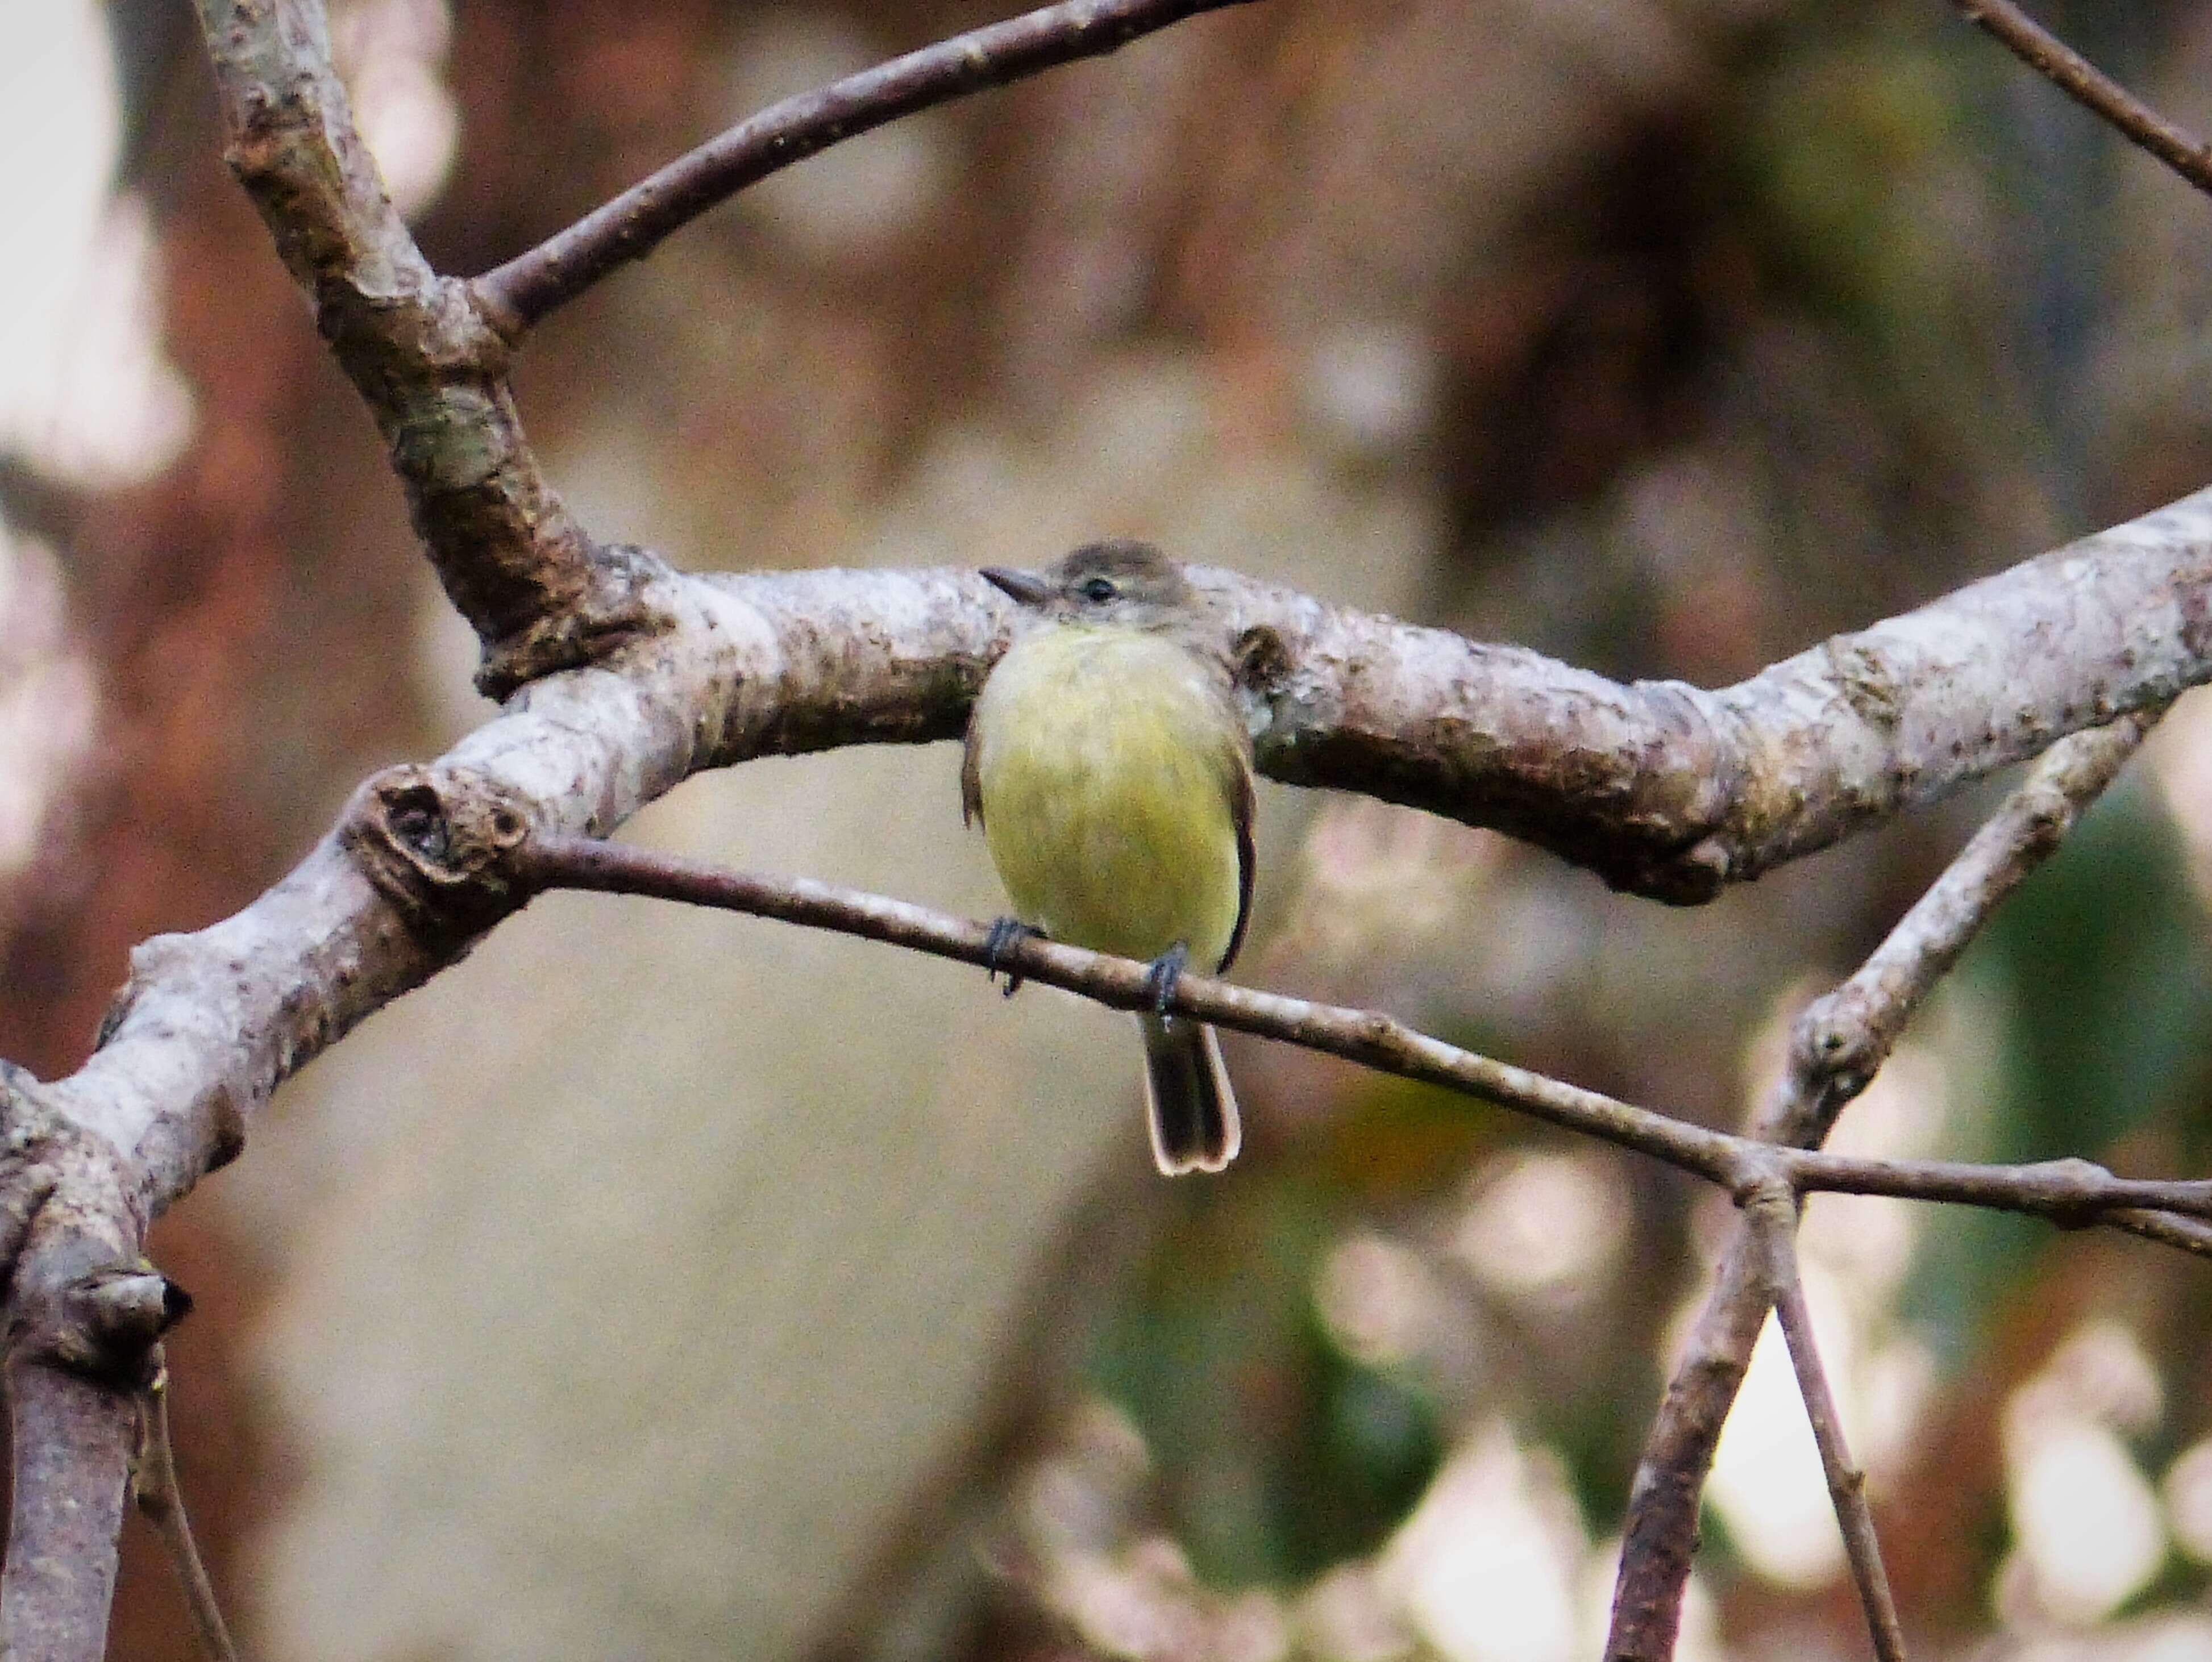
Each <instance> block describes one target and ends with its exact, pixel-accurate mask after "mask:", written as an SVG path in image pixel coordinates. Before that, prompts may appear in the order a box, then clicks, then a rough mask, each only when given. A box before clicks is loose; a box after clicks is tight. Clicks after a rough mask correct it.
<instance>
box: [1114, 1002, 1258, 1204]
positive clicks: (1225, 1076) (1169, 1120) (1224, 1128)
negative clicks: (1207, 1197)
mask: <svg viewBox="0 0 2212 1662" xmlns="http://www.w3.org/2000/svg"><path fill="white" fill-rule="evenodd" d="M1137 1025H1138V1026H1139V1028H1142V1029H1143V1031H1144V1035H1145V1108H1146V1115H1147V1117H1148V1118H1149V1119H1150V1120H1151V1122H1152V1158H1153V1160H1154V1161H1155V1162H1158V1166H1159V1168H1160V1170H1161V1171H1163V1172H1164V1173H1165V1174H1167V1175H1168V1176H1170V1177H1175V1176H1177V1175H1179V1174H1182V1173H1184V1172H1218V1171H1219V1170H1220V1169H1221V1168H1223V1167H1225V1166H1226V1165H1227V1164H1228V1163H1229V1162H1231V1161H1232V1160H1234V1159H1235V1158H1236V1157H1237V1146H1238V1144H1239V1143H1242V1142H1243V1128H1242V1127H1241V1126H1239V1125H1238V1124H1237V1095H1236V1093H1235V1092H1234V1091H1232V1090H1231V1089H1230V1088H1229V1073H1228V1070H1226V1069H1225V1068H1224V1067H1223V1066H1222V1065H1221V1046H1220V1045H1219V1044H1218V1042H1217V1041H1216V1040H1215V1039H1214V1036H1213V1029H1212V1028H1210V1027H1206V1026H1205V1025H1204V1024H1202V1023H1200V1022H1194V1021H1192V1020H1190V1019H1189V1018H1188V1016H1139V1017H1138V1018H1137Z"/></svg>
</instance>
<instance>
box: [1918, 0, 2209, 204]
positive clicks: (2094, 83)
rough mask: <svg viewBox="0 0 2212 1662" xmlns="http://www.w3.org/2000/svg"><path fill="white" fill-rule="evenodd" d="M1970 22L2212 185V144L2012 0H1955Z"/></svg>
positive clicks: (2181, 169) (2198, 182) (2127, 133)
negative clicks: (2168, 116) (2146, 100)
mask: <svg viewBox="0 0 2212 1662" xmlns="http://www.w3.org/2000/svg"><path fill="white" fill-rule="evenodd" d="M1952 3H1953V4H1954V5H1956V6H1957V7H1958V9H1960V12H1961V13H1962V14H1964V15H1965V16H1966V21H1968V22H1970V23H1972V25H1973V26H1974V27H1976V28H1978V29H1980V30H1982V31H1984V33H1988V34H1990V35H1992V36H1994V37H1995V38H1996V39H1997V40H1999V41H2000V42H2002V44H2003V45H2004V47H2005V49H2006V50H2007V51H2008V52H2011V53H2012V54H2013V56H2014V57H2015V58H2019V59H2020V61H2021V63H2023V64H2027V66H2028V67H2029V68H2030V69H2032V70H2034V71H2035V72H2036V73H2037V74H2038V75H2039V76H2043V77H2044V78H2045V80H2047V81H2048V82H2051V85H2053V86H2054V87H2057V88H2058V89H2059V90H2060V91H2061V92H2063V93H2064V94H2066V95H2067V96H2068V97H2069V98H2070V99H2072V100H2074V101H2075V102H2076V103H2077V104H2080V105H2081V106H2083V107H2084V108H2086V109H2087V110H2089V111H2091V112H2093V113H2095V114H2096V115H2099V116H2100V117H2102V118H2104V119H2105V120H2106V121H2107V122H2109V123H2110V124H2112V126H2113V127H2114V128H2116V129H2117V130H2118V131H2119V132H2120V133H2121V134H2122V136H2124V137H2126V138H2127V139H2128V140H2129V141H2130V143H2135V144H2136V145H2139V146H2140V147H2142V149H2146V150H2148V151H2149V152H2150V154H2151V155H2154V156H2156V157H2157V158H2158V159H2159V160H2160V161H2163V162H2164V163H2165V164H2166V166H2167V167H2171V168H2172V169H2173V171H2174V172H2175V173H2179V174H2180V175H2181V176H2182V178H2184V179H2187V180H2188V181H2189V182H2190V183H2191V185H2195V186H2196V187H2197V189H2198V190H2200V191H2212V146H2207V145H2206V143H2204V141H2203V139H2201V138H2199V137H2197V135H2196V134H2194V133H2192V132H2191V131H2189V130H2187V129H2186V128H2185V127H2178V126H2176V125H2175V124H2173V123H2172V122H2171V121H2168V120H2167V119H2166V118H2165V117H2164V116H2162V115H2160V113H2159V112H2157V111H2155V110H2154V109H2152V108H2151V107H2150V106H2148V104H2145V103H2144V102H2143V101H2142V100H2141V99H2139V98H2137V97H2136V95H2135V94H2133V93H2130V91H2129V90H2128V89H2127V88H2125V87H2123V86H2122V85H2120V83H2119V82H2117V81H2115V80H2113V79H2112V77H2111V76H2108V75H2106V73H2105V72H2104V71H2103V70H2100V69H2099V68H2098V67H2097V66H2096V65H2095V64H2092V63H2091V62H2090V61H2089V60H2088V59H2087V58H2084V57H2082V56H2081V53H2079V52H2075V50H2074V48H2073V47H2071V46H2069V45H2067V44H2066V43H2065V42H2064V41H2063V40H2061V39H2059V38H2058V37H2057V35H2055V34H2053V33H2051V31H2050V30H2048V29H2046V28H2045V27H2043V26H2042V25H2041V24H2039V23H2038V22H2037V21H2035V20H2034V19H2033V18H2032V17H2030V16H2028V15H2027V14H2026V13H2025V12H2023V11H2021V9H2020V8H2019V7H2018V6H2015V5H2014V4H2013V3H2012V0H1952Z"/></svg>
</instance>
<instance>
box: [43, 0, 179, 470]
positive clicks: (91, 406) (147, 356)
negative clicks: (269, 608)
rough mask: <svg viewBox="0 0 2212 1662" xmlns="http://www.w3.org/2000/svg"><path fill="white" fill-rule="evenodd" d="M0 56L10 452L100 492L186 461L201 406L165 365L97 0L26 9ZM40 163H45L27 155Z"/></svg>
mask: <svg viewBox="0 0 2212 1662" xmlns="http://www.w3.org/2000/svg"><path fill="white" fill-rule="evenodd" d="M19 13H20V15H10V16H9V20H8V46H7V50H6V52H0V155H8V156H10V157H15V158H19V159H23V165H20V166H15V167H7V168H0V224H5V225H6V226H7V227H8V236H9V246H10V247H14V248H21V249H36V250H38V251H39V258H36V259H13V260H8V261H4V262H0V450H11V451H15V452H18V453H20V454H21V455H22V456H23V457H24V458H27V460H28V461H30V462H31V464H33V466H35V467H38V468H39V469H40V470H43V471H46V472H48V473H51V474H52V475H54V476H57V477H58V478H62V479H66V480H70V481H72V482H76V483H81V484H85V485H88V486H92V487H94V488H106V487H111V486H114V485H119V484H127V483H130V482H133V481H136V480H139V479H144V478H150V477H151V476H154V475H155V474H156V473H159V472H160V471H161V470H162V469H163V468H165V467H167V465H168V464H170V462H172V461H173V460H174V459H175V458H176V456H177V453H178V452H179V450H180V449H182V447H183V446H184V443H185V439H186V438H187V437H188V436H189V434H190V433H191V397H190V395H189V394H188V392H187V391H185V386H184V385H183V383H182V381H181V380H180V379H179V378H178V376H177V375H176V373H175V372H174V371H173V369H171V368H170V367H169V366H168V365H167V363H166V362H165V361H163V359H162V357H161V347H160V337H159V332H158V330H157V327H156V320H155V300H154V288H153V282H152V275H153V270H154V253H155V249H154V240H153V237H152V234H151V232H150V230H149V223H148V219H147V215H146V211H145V208H144V206H143V203H138V202H137V201H136V200H135V199H128V198H126V199H124V200H121V201H118V202H114V203H111V202H110V201H109V197H108V191H109V185H110V181H111V178H112V173H113V172H114V168H115V162H116V148H117V144H118V119H119V116H118V109H117V105H116V90H115V74H114V66H113V64H112V62H111V61H110V58H109V56H108V45H107V37H106V29H105V26H104V25H103V23H102V21H101V18H100V8H99V7H98V6H97V5H95V4H93V3H90V0H63V3H59V4H55V5H50V6H27V7H22V8H20V9H19ZM30 158H35V161H31V160H29V159H30Z"/></svg>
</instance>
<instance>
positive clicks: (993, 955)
mask: <svg viewBox="0 0 2212 1662" xmlns="http://www.w3.org/2000/svg"><path fill="white" fill-rule="evenodd" d="M1043 937H1044V931H1042V929H1031V928H1030V926H1029V925H1027V924H1025V923H1024V922H1023V921H1022V920H1021V919H1019V918H999V919H994V920H993V921H992V924H991V933H990V936H989V937H988V938H987V940H985V941H984V943H983V979H984V980H996V979H997V978H998V977H999V976H1000V975H1004V976H1005V977H1006V986H1005V987H1004V988H1003V989H1002V990H1001V992H1000V996H1001V997H1003V998H1012V997H1013V996H1014V994H1015V993H1017V992H1020V991H1021V986H1022V978H1021V976H1020V974H1018V972H1016V971H1014V970H1011V969H1008V968H1006V965H1005V958H1006V953H1007V952H1008V950H1009V949H1012V948H1013V947H1017V946H1019V945H1020V944H1021V943H1023V942H1024V941H1027V940H1032V939H1038V940H1041V939H1042V938H1043Z"/></svg>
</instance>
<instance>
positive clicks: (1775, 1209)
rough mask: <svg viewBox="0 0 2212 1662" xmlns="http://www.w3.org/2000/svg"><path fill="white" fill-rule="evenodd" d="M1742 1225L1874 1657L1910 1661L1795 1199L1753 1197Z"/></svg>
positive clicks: (1780, 1194) (1780, 1195)
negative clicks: (1848, 1434)
mask: <svg viewBox="0 0 2212 1662" xmlns="http://www.w3.org/2000/svg"><path fill="white" fill-rule="evenodd" d="M1743 1227H1744V1228H1745V1230H1746V1231H1747V1232H1748V1233H1749V1234H1750V1235H1751V1236H1752V1238H1753V1241H1754V1242H1755V1243H1756V1246H1755V1254H1756V1256H1757V1257H1758V1258H1759V1260H1760V1271H1761V1273H1760V1275H1759V1280H1760V1281H1762V1282H1763V1283H1765V1287H1766V1290H1767V1293H1768V1295H1769V1296H1771V1299H1772V1300H1773V1303H1774V1313H1775V1317H1776V1319H1777V1320H1778V1321H1779V1322H1780V1324H1781V1326H1782V1337H1783V1340H1784V1343H1785V1344H1787V1345H1788V1346H1789V1347H1790V1366H1791V1368H1794V1369H1795V1370H1796V1374H1797V1392H1798V1395H1799V1396H1801V1397H1802V1398H1804V1401H1805V1417H1806V1418H1807V1419H1808V1421H1809V1422H1811V1424H1812V1427H1813V1441H1814V1445H1815V1446H1816V1447H1818V1448H1819V1449H1820V1469H1821V1471H1823V1472H1825V1473H1826V1475H1827V1479H1828V1498H1829V1500H1830V1501H1832V1502H1833V1503H1834V1506H1835V1508H1836V1523H1837V1525H1838V1527H1839V1528H1840V1529H1841V1530H1842V1531H1843V1536H1844V1554H1845V1556H1847V1557H1848V1558H1849V1559H1850V1566H1851V1580H1852V1581H1853V1582H1854V1583H1856V1584H1857V1587H1858V1590H1859V1603H1860V1604H1862V1605H1863V1607H1864V1608H1865V1610H1866V1619H1867V1632H1868V1634H1869V1635H1870V1636H1871V1637H1872V1639H1873V1641H1874V1651H1875V1656H1877V1657H1878V1658H1880V1659H1881V1662H1905V1630H1904V1629H1903V1628H1902V1627H1901V1626H1900V1625H1899V1622H1898V1619H1897V1602H1896V1600H1895V1599H1894V1598H1892V1597H1891V1596H1890V1591H1889V1573H1888V1571H1887V1570H1886V1569H1885V1568H1883V1567H1882V1562H1881V1543H1880V1542H1879V1541H1878V1540H1877V1539H1876V1538H1875V1532H1874V1514H1873V1513H1872V1512H1870V1511H1869V1509H1868V1507H1867V1498H1866V1474H1865V1473H1864V1472H1863V1471H1860V1470H1859V1468H1858V1466H1857V1465H1856V1464H1855V1463H1854V1462H1853V1461H1852V1459H1851V1451H1850V1446H1849V1445H1848V1444H1847V1443H1846V1442H1845V1441H1844V1423H1843V1417H1842V1416H1841V1415H1839V1414H1838V1412H1837V1411H1836V1399H1835V1395H1834V1393H1833V1392H1831V1391H1830V1390H1829V1389H1828V1375H1827V1371H1826V1369H1825V1368H1822V1367H1821V1365H1820V1346H1819V1344H1817V1343H1816V1342H1815V1339H1814V1333H1813V1314H1812V1312H1811V1311H1810V1310H1808V1308H1807V1307H1806V1304H1805V1286H1804V1282H1803V1280H1802V1277H1800V1276H1799V1275H1798V1273H1797V1241H1796V1234H1797V1203H1796V1198H1795V1197H1794V1196H1792V1195H1790V1194H1787V1193H1783V1192H1770V1193H1766V1194H1761V1195H1755V1196H1753V1198H1751V1199H1750V1200H1748V1201H1747V1202H1746V1203H1745V1204H1744V1207H1743Z"/></svg>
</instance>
